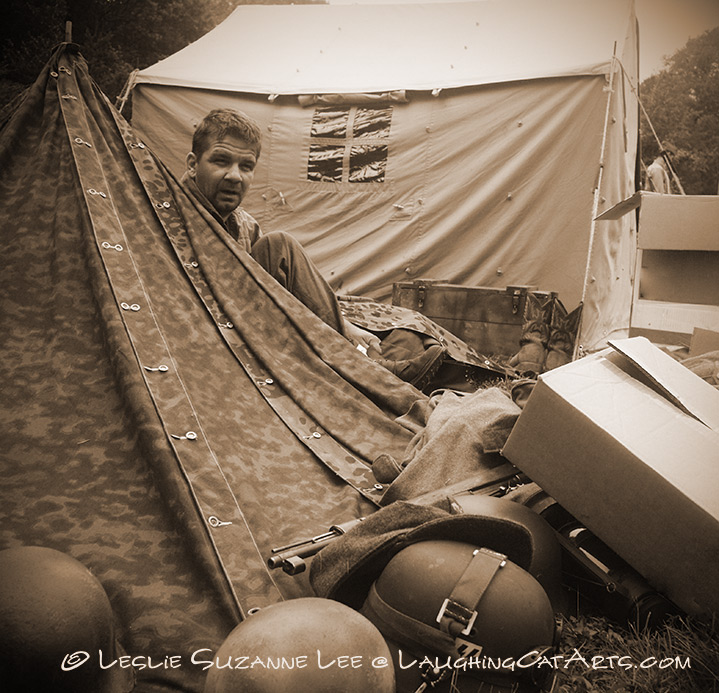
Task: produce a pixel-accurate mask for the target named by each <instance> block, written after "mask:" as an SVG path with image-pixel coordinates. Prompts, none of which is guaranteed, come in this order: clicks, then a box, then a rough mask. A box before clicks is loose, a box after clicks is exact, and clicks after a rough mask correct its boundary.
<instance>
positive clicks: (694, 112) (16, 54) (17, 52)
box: [0, 0, 719, 195]
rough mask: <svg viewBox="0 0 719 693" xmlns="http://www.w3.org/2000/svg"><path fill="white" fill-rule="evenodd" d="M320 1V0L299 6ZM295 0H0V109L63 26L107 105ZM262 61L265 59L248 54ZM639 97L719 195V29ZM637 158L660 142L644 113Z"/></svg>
mask: <svg viewBox="0 0 719 693" xmlns="http://www.w3.org/2000/svg"><path fill="white" fill-rule="evenodd" d="M304 1H305V2H313V1H314V2H318V3H321V2H322V1H323V0H304ZM291 2H293V0H250V1H249V2H242V0H3V9H2V17H3V20H2V21H1V22H0V108H2V107H3V106H5V105H6V104H8V103H9V102H11V101H12V100H13V98H14V97H16V96H17V95H19V94H20V93H21V92H22V91H23V90H24V89H25V88H26V87H27V86H29V85H30V84H32V82H33V81H34V80H35V78H36V77H37V75H38V74H39V73H40V71H41V70H42V68H43V66H44V64H45V63H46V61H47V59H48V58H49V57H50V54H51V52H52V50H53V49H54V47H55V46H56V45H57V44H59V43H61V42H62V41H64V40H65V26H66V22H67V21H70V22H71V26H72V36H71V38H72V41H73V42H75V43H77V44H79V45H80V48H81V50H82V54H83V55H84V56H85V58H86V59H87V61H88V64H89V66H90V71H91V74H92V76H93V79H94V80H95V81H96V82H97V84H98V85H99V86H100V88H101V89H102V90H103V92H104V93H105V94H106V95H107V96H108V97H109V98H110V99H112V100H114V99H115V98H116V97H117V96H118V95H119V94H120V93H121V92H122V89H123V86H124V84H125V82H126V80H127V78H128V76H129V75H130V73H131V72H132V71H133V70H135V69H142V68H145V67H148V66H150V65H152V64H154V63H156V62H157V61H158V60H161V59H162V58H165V57H167V56H169V55H172V54H173V53H175V52H177V51H179V50H180V49H182V48H184V47H185V46H187V45H188V44H189V43H192V42H193V41H196V40H197V39H198V38H200V37H201V36H203V35H204V34H205V33H207V32H208V31H210V29H212V28H213V27H215V26H217V24H219V23H220V22H221V21H223V20H224V19H225V18H226V17H227V16H228V15H229V14H230V13H231V12H232V11H233V10H234V9H235V7H237V5H240V4H291ZM253 57H254V58H255V59H258V60H261V59H262V56H253ZM638 93H639V96H640V99H641V101H642V105H643V111H646V113H647V114H648V116H649V120H650V121H651V125H652V126H653V129H654V131H655V132H656V133H657V136H658V137H659V139H660V142H661V143H665V144H667V143H670V144H671V145H672V148H673V149H674V151H675V154H674V156H673V159H672V163H673V165H674V168H675V170H676V171H677V174H678V176H679V179H680V180H681V182H682V186H683V188H684V191H685V192H686V193H687V194H695V195H707V194H716V193H717V185H718V183H719V27H717V28H715V29H713V30H711V31H707V32H705V33H704V34H703V35H701V36H699V37H697V38H694V39H691V40H689V42H688V43H687V44H686V46H684V47H683V48H681V49H680V50H678V51H677V52H676V53H675V54H674V55H673V56H671V57H670V58H668V59H667V60H666V63H665V69H664V70H662V71H661V72H659V73H658V74H655V75H652V76H651V77H649V78H648V79H646V80H644V81H643V82H642V83H641V85H640V86H639V89H638ZM640 133H641V140H640V141H641V159H642V162H643V163H644V164H649V163H650V162H651V161H652V159H653V158H654V157H655V156H656V155H657V154H658V152H659V149H660V144H659V143H658V142H657V141H656V138H655V136H654V133H653V131H652V127H650V125H649V123H648V122H647V118H646V116H645V114H644V112H642V113H641V125H640Z"/></svg>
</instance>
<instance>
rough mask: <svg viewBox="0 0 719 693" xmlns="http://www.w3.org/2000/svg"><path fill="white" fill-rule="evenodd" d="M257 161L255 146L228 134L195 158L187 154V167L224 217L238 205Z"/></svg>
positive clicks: (250, 181)
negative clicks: (253, 147) (252, 146)
mask: <svg viewBox="0 0 719 693" xmlns="http://www.w3.org/2000/svg"><path fill="white" fill-rule="evenodd" d="M256 165H257V156H256V155H255V152H254V150H253V149H252V148H251V147H250V146H249V145H248V144H247V142H245V141H244V140H242V139H239V138H237V137H233V136H232V135H227V136H226V137H224V138H223V139H221V140H215V141H214V142H212V143H211V144H210V146H209V147H208V148H207V149H206V150H205V151H204V152H203V153H202V155H201V156H200V157H199V158H198V157H197V156H196V155H195V153H194V152H190V153H189V154H188V155H187V169H188V171H189V173H190V176H191V177H192V178H194V179H195V182H196V183H197V187H198V188H199V189H200V192H202V194H203V195H204V196H205V197H206V198H207V199H208V200H209V201H210V202H211V203H212V206H213V207H214V208H215V209H216V210H217V211H218V213H219V214H220V216H221V217H222V218H223V219H227V217H228V216H230V214H231V212H232V211H233V210H234V209H236V208H237V207H239V205H240V202H242V199H243V198H244V197H245V194H246V193H247V190H248V189H249V187H250V183H252V178H253V177H254V174H255V166H256Z"/></svg>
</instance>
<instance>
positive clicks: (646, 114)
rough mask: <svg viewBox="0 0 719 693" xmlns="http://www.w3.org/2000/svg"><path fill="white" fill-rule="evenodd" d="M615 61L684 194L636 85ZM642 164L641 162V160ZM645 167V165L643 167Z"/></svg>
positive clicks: (678, 186)
mask: <svg viewBox="0 0 719 693" xmlns="http://www.w3.org/2000/svg"><path fill="white" fill-rule="evenodd" d="M617 62H618V63H619V66H620V67H621V68H622V74H623V75H624V79H626V80H627V84H628V85H629V88H630V89H631V90H632V93H633V94H634V96H635V97H636V99H637V103H638V104H639V108H641V109H642V114H643V115H644V117H645V118H646V119H647V123H648V124H649V129H650V130H651V131H652V135H654V139H655V141H656V143H657V144H658V145H659V151H660V152H661V155H662V157H663V159H664V161H665V162H666V164H667V168H668V169H669V172H670V173H671V174H672V179H673V180H674V182H675V183H676V186H677V189H678V190H679V192H680V193H681V194H682V195H686V193H685V192H684V188H683V186H682V184H681V181H680V180H679V176H678V175H677V172H676V170H675V169H674V166H673V165H672V162H671V159H670V157H669V153H668V152H665V151H664V146H663V145H662V141H661V140H660V139H659V135H657V131H656V130H655V129H654V124H653V123H652V120H651V118H650V117H649V113H647V109H646V108H644V104H643V103H642V99H641V97H640V96H639V90H638V89H637V87H636V85H635V84H634V83H633V82H632V80H631V77H630V76H629V74H628V73H627V71H626V69H625V68H624V65H623V64H622V61H621V60H619V58H617ZM642 165H643V162H642ZM644 168H645V169H646V167H644Z"/></svg>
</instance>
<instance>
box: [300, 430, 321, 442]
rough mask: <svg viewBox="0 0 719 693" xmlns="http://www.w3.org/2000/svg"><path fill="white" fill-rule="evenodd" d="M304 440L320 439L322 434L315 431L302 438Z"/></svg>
mask: <svg viewBox="0 0 719 693" xmlns="http://www.w3.org/2000/svg"><path fill="white" fill-rule="evenodd" d="M302 437H303V438H304V439H305V440H309V439H310V438H321V437H322V434H321V433H320V432H319V431H315V432H314V433H313V434H312V435H311V436H302Z"/></svg>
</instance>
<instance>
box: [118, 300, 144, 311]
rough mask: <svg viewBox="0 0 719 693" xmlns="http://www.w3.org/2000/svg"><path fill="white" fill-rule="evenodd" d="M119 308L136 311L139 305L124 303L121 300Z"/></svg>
mask: <svg viewBox="0 0 719 693" xmlns="http://www.w3.org/2000/svg"><path fill="white" fill-rule="evenodd" d="M120 308H122V309H123V310H132V311H135V312H137V311H138V310H140V305H139V304H138V303H132V304H130V303H125V302H124V301H123V302H122V303H121V304H120Z"/></svg>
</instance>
